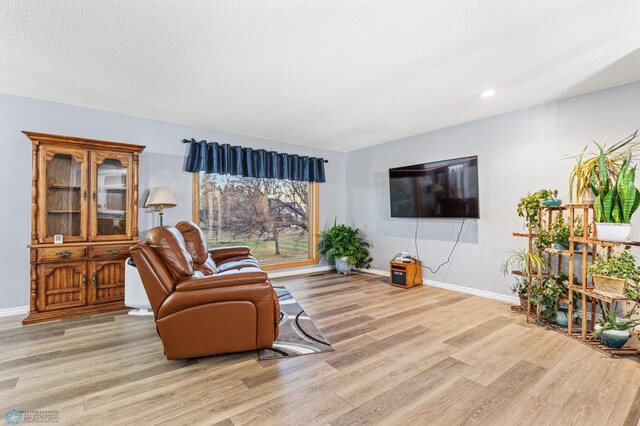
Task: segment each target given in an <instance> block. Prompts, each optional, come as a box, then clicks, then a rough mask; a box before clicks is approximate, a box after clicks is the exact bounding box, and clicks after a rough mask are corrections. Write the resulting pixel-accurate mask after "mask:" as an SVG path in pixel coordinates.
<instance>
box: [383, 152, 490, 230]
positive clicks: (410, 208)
mask: <svg viewBox="0 0 640 426" xmlns="http://www.w3.org/2000/svg"><path fill="white" fill-rule="evenodd" d="M389 190H390V192H391V217H434V218H476V219H477V218H479V217H480V208H479V204H478V157H477V156H473V157H464V158H455V159H451V160H444V161H435V162H433V163H424V164H416V165H413V166H405V167H396V168H393V169H389Z"/></svg>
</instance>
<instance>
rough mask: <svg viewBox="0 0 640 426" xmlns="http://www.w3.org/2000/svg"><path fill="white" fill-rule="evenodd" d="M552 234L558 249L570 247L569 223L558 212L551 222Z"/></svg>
mask: <svg viewBox="0 0 640 426" xmlns="http://www.w3.org/2000/svg"><path fill="white" fill-rule="evenodd" d="M551 236H552V238H553V243H554V244H555V245H556V247H555V248H557V249H558V250H568V249H569V224H568V223H567V222H565V220H564V217H563V216H562V214H557V215H556V217H554V218H553V222H552V223H551Z"/></svg>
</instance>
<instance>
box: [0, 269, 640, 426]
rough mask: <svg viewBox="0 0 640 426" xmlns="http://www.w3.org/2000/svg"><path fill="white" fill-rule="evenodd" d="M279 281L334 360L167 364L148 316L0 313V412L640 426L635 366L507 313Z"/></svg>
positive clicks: (77, 418) (448, 297) (459, 302)
mask: <svg viewBox="0 0 640 426" xmlns="http://www.w3.org/2000/svg"><path fill="white" fill-rule="evenodd" d="M274 285H278V286H285V287H286V288H287V289H289V291H290V292H291V293H292V294H293V295H294V297H295V298H296V299H297V300H298V302H299V303H300V304H301V305H302V307H303V308H305V310H306V311H307V313H308V314H309V315H310V316H311V318H312V319H313V320H314V322H315V324H316V325H317V326H318V327H319V328H320V330H322V332H323V333H324V334H325V336H326V337H327V338H328V339H329V340H330V341H331V342H332V344H333V347H334V349H335V352H329V353H324V354H314V355H307V356H301V357H297V358H290V359H284V360H273V361H263V362H260V361H258V357H257V354H256V353H255V352H250V353H242V354H233V355H224V356H215V357H207V358H199V359H195V360H187V361H167V360H166V359H165V358H164V356H163V353H162V346H161V343H160V340H159V339H158V336H157V334H156V330H155V326H154V323H153V320H152V319H151V318H148V317H132V316H128V315H126V314H125V312H117V313H111V314H101V315H95V316H93V317H84V318H77V319H69V320H63V321H58V322H54V323H47V324H39V325H32V326H28V327H23V326H21V325H20V322H19V318H17V317H10V318H0V341H1V342H2V351H1V352H0V408H2V409H3V411H2V412H1V413H0V414H1V415H2V416H4V412H5V411H6V410H7V409H10V408H17V409H22V410H56V411H58V412H59V416H60V422H61V423H62V424H96V425H105V424H110V425H113V424H162V423H163V424H170V425H181V424H216V423H219V424H222V425H241V424H259V425H271V424H274V425H280V424H282V425H302V424H321V425H322V424H325V425H326V424H331V425H333V426H338V425H357V424H384V425H411V424H420V425H424V424H446V425H454V424H455V425H457V424H487V425H503V424H504V425H507V424H509V425H511V424H532V425H533V424H535V425H546V424H558V425H566V424H576V425H590V424H598V425H602V424H607V425H618V424H619V425H637V424H638V423H639V419H640V363H638V362H637V361H636V360H632V359H620V358H609V357H607V356H605V355H603V354H601V353H599V352H597V351H595V350H593V349H590V348H588V347H586V346H584V345H582V344H580V343H578V342H576V341H573V340H571V339H569V338H567V337H565V336H561V335H560V334H558V333H555V332H553V331H548V330H545V329H542V328H538V327H535V326H533V325H530V324H527V323H526V322H525V321H524V318H523V317H522V316H518V315H515V314H512V313H511V311H510V308H509V305H508V304H505V303H501V302H496V301H492V300H488V299H482V298H479V297H475V296H470V295H466V294H461V293H453V292H449V291H445V290H441V289H437V288H432V287H426V286H421V287H416V288H413V289H408V290H405V289H399V288H395V287H390V286H388V285H386V284H384V283H383V282H382V281H381V278H379V277H373V276H370V275H364V274H354V275H351V276H348V277H343V276H339V275H337V274H335V273H327V274H318V275H313V276H308V277H293V278H288V279H279V280H274ZM0 417H1V416H0Z"/></svg>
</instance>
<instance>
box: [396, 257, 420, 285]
mask: <svg viewBox="0 0 640 426" xmlns="http://www.w3.org/2000/svg"><path fill="white" fill-rule="evenodd" d="M389 284H391V285H393V286H396V287H402V288H411V287H414V286H417V285H421V284H422V264H420V262H418V261H417V260H411V261H410V262H403V261H400V260H392V261H391V262H389Z"/></svg>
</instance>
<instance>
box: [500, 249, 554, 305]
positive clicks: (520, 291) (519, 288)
mask: <svg viewBox="0 0 640 426" xmlns="http://www.w3.org/2000/svg"><path fill="white" fill-rule="evenodd" d="M548 270H549V263H548V261H547V259H545V258H544V257H543V256H542V255H541V254H540V253H539V252H537V251H532V252H529V251H527V250H524V249H515V250H511V251H510V252H509V253H508V254H507V256H506V257H505V259H504V262H503V263H502V274H503V275H504V276H508V275H510V274H512V273H513V272H514V271H518V272H520V273H522V274H523V275H524V277H521V278H516V282H515V283H514V284H513V285H512V286H511V291H512V292H513V293H514V294H517V295H518V297H519V298H520V306H521V307H522V308H523V309H526V308H527V298H528V291H529V278H528V277H529V273H530V272H531V274H532V275H535V274H537V273H538V271H539V272H540V273H545V272H547V271H548Z"/></svg>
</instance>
